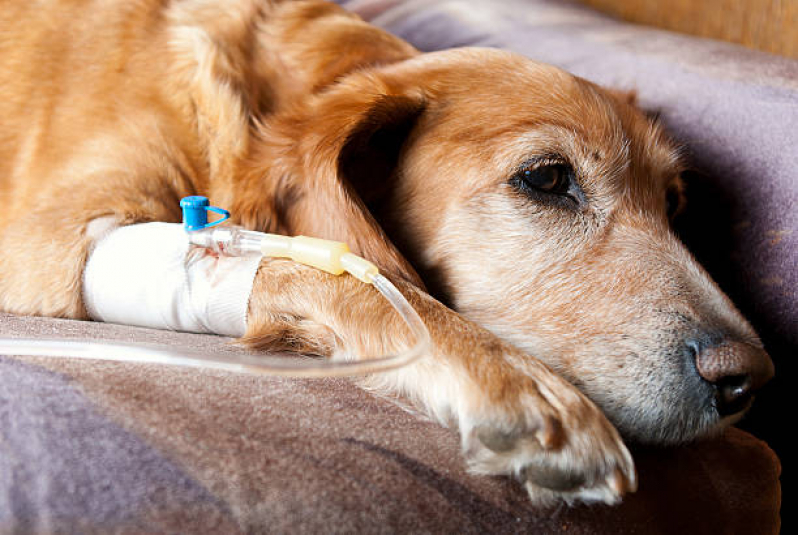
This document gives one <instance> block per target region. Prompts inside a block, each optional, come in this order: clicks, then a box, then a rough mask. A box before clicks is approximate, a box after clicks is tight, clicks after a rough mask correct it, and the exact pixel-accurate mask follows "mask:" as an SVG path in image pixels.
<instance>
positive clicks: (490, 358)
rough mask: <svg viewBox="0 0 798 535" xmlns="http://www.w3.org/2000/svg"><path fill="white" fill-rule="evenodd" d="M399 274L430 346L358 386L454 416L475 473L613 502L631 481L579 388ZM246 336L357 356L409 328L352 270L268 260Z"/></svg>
mask: <svg viewBox="0 0 798 535" xmlns="http://www.w3.org/2000/svg"><path fill="white" fill-rule="evenodd" d="M395 282H396V284H397V286H398V287H399V289H400V291H402V293H403V294H404V295H405V296H406V297H407V299H408V300H409V301H410V303H411V304H412V305H413V306H414V307H415V309H416V310H417V311H418V312H419V314H420V315H421V317H422V318H423V320H424V322H425V323H426V324H427V327H428V328H429V330H430V333H431V335H432V340H433V349H432V351H431V354H430V355H428V356H425V357H423V358H422V360H420V361H418V362H416V363H414V364H412V365H410V366H408V367H406V368H403V369H400V370H397V371H393V372H388V373H384V374H378V375H375V376H373V377H368V378H366V379H365V380H364V382H365V386H367V387H370V388H379V389H387V390H389V391H391V392H395V393H400V394H403V395H405V396H407V397H408V398H409V399H410V400H411V401H413V402H414V403H415V404H416V405H417V406H419V407H420V408H422V409H423V410H425V411H426V412H427V413H429V414H430V415H432V416H434V417H436V418H437V419H438V420H439V421H441V422H443V423H445V424H451V425H454V426H456V427H457V428H458V429H459V430H460V433H461V436H462V445H463V450H464V453H465V454H466V456H467V459H468V461H469V463H470V467H471V468H472V470H473V471H475V472H477V473H485V474H510V475H515V476H518V477H519V478H520V479H521V480H523V481H524V482H525V484H526V487H527V489H528V491H529V494H530V496H531V497H532V499H533V500H535V501H536V502H538V503H547V502H551V501H553V500H554V499H557V498H560V499H564V500H566V501H569V502H571V501H602V502H607V503H614V502H616V501H617V500H618V499H619V497H620V495H621V494H623V493H624V492H625V491H630V490H634V488H635V473H634V467H633V464H632V460H631V457H630V455H629V453H628V451H627V450H626V448H625V446H624V445H623V443H622V441H621V439H620V437H619V435H618V433H617V432H616V430H615V429H614V428H613V427H612V425H611V424H610V423H609V422H608V421H607V420H606V418H605V417H604V415H603V414H602V413H601V411H600V410H599V409H598V408H597V407H596V406H595V405H594V404H593V403H592V402H590V401H589V400H588V399H587V398H586V397H585V396H584V395H582V394H581V393H580V392H579V391H578V390H577V389H576V388H574V387H573V386H571V385H570V384H569V383H567V382H566V381H564V380H563V379H561V378H559V377H558V376H557V375H555V374H554V373H553V372H551V371H550V370H549V369H548V368H547V367H546V366H544V365H543V364H542V363H541V362H539V361H538V360H536V359H534V358H532V357H530V356H529V355H526V354H524V353H522V352H521V351H519V350H518V349H516V348H514V347H512V346H510V345H508V344H506V343H504V342H502V341H500V340H499V339H498V338H496V337H495V336H493V335H492V334H490V333H489V332H487V331H486V330H484V329H482V328H480V327H478V326H477V325H475V324H473V323H471V322H469V321H467V320H465V319H464V318H462V317H460V316H459V315H458V314H457V313H455V312H453V311H452V310H450V309H448V308H447V307H445V306H443V305H442V304H440V303H439V302H437V301H435V300H434V299H433V298H431V297H430V296H428V295H427V294H425V293H424V292H422V291H420V290H418V289H417V288H416V287H414V286H412V285H411V284H409V283H406V282H402V281H398V280H397V281H395ZM244 341H245V342H246V343H248V344H250V345H253V346H261V347H263V346H267V347H279V346H281V345H282V346H283V347H288V348H291V349H294V350H300V351H306V352H310V353H315V354H319V355H322V356H327V357H331V358H358V356H360V355H366V356H368V355H371V356H377V355H382V354H386V353H392V352H396V351H399V350H401V349H403V348H406V347H407V346H408V344H410V343H412V338H411V335H410V334H409V332H408V331H407V329H406V327H405V326H404V324H403V323H402V321H401V319H400V318H399V317H398V316H397V315H396V314H395V312H393V310H392V309H391V307H390V306H389V305H388V304H387V303H386V302H385V301H384V300H383V299H382V298H381V297H380V295H379V294H378V293H377V291H376V290H375V289H373V288H371V287H369V286H367V285H364V284H362V283H360V282H359V281H357V280H356V279H354V278H353V277H349V276H342V277H334V276H332V275H328V274H326V273H323V272H321V271H318V270H315V269H313V268H308V267H305V266H302V265H298V264H294V263H291V262H287V261H282V260H264V261H263V262H262V263H261V266H260V270H259V272H258V275H257V277H256V279H255V286H254V289H253V293H252V297H251V300H250V304H249V320H248V328H247V335H246V337H245V338H244Z"/></svg>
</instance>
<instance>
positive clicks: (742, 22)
mask: <svg viewBox="0 0 798 535" xmlns="http://www.w3.org/2000/svg"><path fill="white" fill-rule="evenodd" d="M581 1H582V3H585V4H588V5H590V6H592V7H594V8H597V9H599V10H600V11H603V12H604V13H608V14H611V15H614V16H616V17H619V18H622V19H625V20H628V21H632V22H637V23H640V24H646V25H649V26H656V27H658V28H663V29H667V30H673V31H678V32H682V33H689V34H692V35H698V36H702V37H710V38H712V39H722V40H724V41H731V42H733V43H739V44H742V45H745V46H747V47H750V48H755V49H758V50H764V51H765V52H770V53H773V54H780V55H782V56H787V57H792V58H798V0H581Z"/></svg>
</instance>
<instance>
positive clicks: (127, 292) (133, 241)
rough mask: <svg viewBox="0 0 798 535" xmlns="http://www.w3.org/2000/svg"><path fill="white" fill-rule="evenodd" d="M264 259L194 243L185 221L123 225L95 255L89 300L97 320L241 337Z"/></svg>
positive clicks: (88, 273)
mask: <svg viewBox="0 0 798 535" xmlns="http://www.w3.org/2000/svg"><path fill="white" fill-rule="evenodd" d="M259 265H260V258H259V257H257V256H248V257H228V256H217V255H216V254H215V253H213V252H212V251H210V250H208V249H205V248H200V247H191V246H190V245H189V243H188V239H187V237H186V232H185V230H184V229H183V227H182V225H180V224H174V223H143V224H138V225H130V226H126V227H120V228H117V229H114V230H111V231H110V232H108V233H107V234H105V235H104V236H103V237H101V238H100V239H99V240H98V241H97V242H96V245H95V247H94V249H93V251H92V252H91V254H90V255H89V259H88V261H87V263H86V268H85V270H84V276H83V299H84V304H85V306H86V310H87V311H88V313H89V315H90V317H91V318H92V319H94V320H97V321H104V322H110V323H120V324H125V325H137V326H141V327H152V328H157V329H170V330H176V331H187V332H196V333H215V334H221V335H226V336H235V337H240V336H243V335H244V332H245V331H246V326H247V309H248V305H249V296H250V294H251V292H252V285H253V281H254V278H255V274H256V272H257V270H258V266H259Z"/></svg>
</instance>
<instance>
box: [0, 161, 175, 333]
mask: <svg viewBox="0 0 798 535" xmlns="http://www.w3.org/2000/svg"><path fill="white" fill-rule="evenodd" d="M112 175H113V172H112V171H108V172H106V173H104V174H103V176H99V177H94V176H86V177H85V179H84V182H85V183H87V184H104V183H111V184H113V181H112V180H111V179H109V178H108V177H110V176H112ZM120 175H122V173H120ZM123 176H128V175H123ZM131 182H132V180H131ZM140 183H141V186H140V187H141V190H142V191H137V190H136V189H133V188H128V189H125V188H122V187H117V188H111V187H108V188H107V189H106V190H101V189H100V188H96V189H95V190H93V191H92V190H88V188H84V190H82V191H76V190H68V189H64V190H58V191H55V192H54V193H51V194H50V195H43V200H42V202H40V203H39V204H38V205H36V206H33V207H32V208H31V209H30V210H29V211H27V212H25V213H24V214H23V215H21V216H17V217H16V218H12V219H11V220H10V221H7V222H6V223H5V225H4V226H3V227H0V251H2V253H0V310H2V311H5V312H11V313H14V314H20V315H39V316H51V317H61V318H74V319H88V315H87V313H86V309H85V307H84V305H83V299H82V286H83V270H84V267H85V264H86V258H87V256H88V254H89V252H90V250H91V247H92V244H93V243H94V242H95V241H96V240H97V239H99V238H101V237H102V235H103V234H104V232H105V231H107V230H110V229H111V228H114V227H116V226H123V225H128V224H132V223H139V222H146V221H179V218H180V208H179V206H178V204H177V203H178V202H179V198H180V197H179V196H178V195H177V194H176V193H174V192H172V191H169V192H168V193H167V192H166V190H164V191H163V192H162V194H161V198H153V196H148V195H147V191H146V188H147V182H146V180H141V181H140ZM141 199H145V200H144V201H142V200H141Z"/></svg>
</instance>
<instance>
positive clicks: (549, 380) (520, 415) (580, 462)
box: [461, 374, 637, 505]
mask: <svg viewBox="0 0 798 535" xmlns="http://www.w3.org/2000/svg"><path fill="white" fill-rule="evenodd" d="M536 375H539V374H536ZM549 375H550V376H549V377H543V378H541V377H536V378H535V379H532V378H530V377H528V376H521V377H519V378H517V379H514V380H512V381H510V383H512V384H509V383H507V384H504V385H502V390H503V391H504V392H506V393H509V394H505V395H504V396H502V398H494V399H492V400H489V401H488V400H483V401H487V402H486V403H481V404H480V406H478V407H476V410H475V412H474V413H472V414H471V415H470V416H469V417H467V418H466V419H465V421H463V420H461V430H462V432H463V447H464V451H465V455H466V458H467V460H468V463H469V467H470V469H471V470H472V471H473V472H475V473H480V474H508V475H513V476H516V477H517V478H518V479H519V480H521V481H522V482H523V483H524V485H525V486H526V489H527V491H528V492H529V496H530V498H531V499H532V500H533V501H534V502H535V503H537V504H539V505H549V504H552V503H554V502H557V501H559V500H563V501H565V502H567V503H569V504H572V503H575V502H580V501H581V502H604V503H607V504H614V503H617V502H618V501H619V500H620V498H621V496H622V495H623V494H624V493H626V492H634V491H635V490H636V487H637V481H636V474H635V468H634V463H633V461H632V457H631V455H630V454H629V451H628V450H627V449H626V446H625V445H624V443H623V441H622V440H621V437H620V435H619V434H618V432H617V431H616V430H615V428H614V427H613V426H612V424H610V422H609V421H608V420H607V419H606V417H605V416H604V414H602V412H601V411H600V410H599V409H598V407H596V406H595V405H594V404H593V403H592V402H591V401H590V400H588V399H587V398H586V397H585V396H584V395H583V394H581V393H580V392H579V391H578V390H576V388H574V387H573V386H572V385H570V384H569V383H567V382H566V381H564V380H562V379H560V378H559V377H557V376H555V375H554V374H549Z"/></svg>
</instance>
